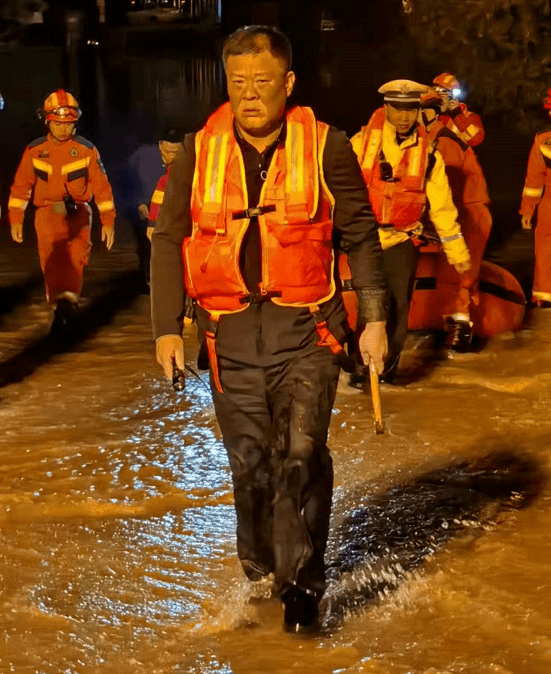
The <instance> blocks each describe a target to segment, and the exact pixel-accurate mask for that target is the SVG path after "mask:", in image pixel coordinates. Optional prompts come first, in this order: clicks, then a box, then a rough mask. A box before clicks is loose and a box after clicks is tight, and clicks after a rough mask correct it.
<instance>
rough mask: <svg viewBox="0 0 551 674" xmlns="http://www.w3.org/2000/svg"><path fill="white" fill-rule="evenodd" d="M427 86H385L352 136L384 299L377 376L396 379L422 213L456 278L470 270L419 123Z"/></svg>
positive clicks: (436, 160) (438, 160) (439, 164)
mask: <svg viewBox="0 0 551 674" xmlns="http://www.w3.org/2000/svg"><path fill="white" fill-rule="evenodd" d="M426 91H427V87H425V86H423V85H421V84H418V83H417V82H412V81H411V80H393V81H392V82H387V83H386V84H384V85H383V86H382V87H381V88H380V89H379V93H382V94H383V96H384V107H383V108H379V109H378V110H376V111H375V112H374V113H373V115H372V117H371V119H370V120H369V123H368V124H367V126H364V127H362V129H361V131H359V132H358V133H357V134H356V135H355V136H354V137H353V138H352V147H353V148H354V150H355V152H356V154H357V156H358V159H359V162H360V166H361V168H362V172H363V176H364V180H365V183H366V185H367V188H368V191H369V199H370V201H371V206H372V208H373V213H374V214H375V217H376V219H377V222H378V225H379V237H380V240H381V245H382V247H383V253H384V262H385V271H386V276H387V282H388V286H389V294H390V307H389V315H388V321H387V334H388V356H387V359H386V361H385V368H384V372H383V379H384V380H385V381H387V382H392V381H393V380H394V378H395V375H396V372H397V368H398V363H399V360H400V354H401V351H402V348H403V346H404V342H405V339H406V336H407V326H408V314H409V305H410V301H411V296H412V294H413V282H414V276H415V269H416V267H417V260H418V255H419V246H418V245H417V244H418V243H419V241H420V238H419V237H421V235H422V233H423V225H422V224H421V222H420V220H421V217H422V215H423V213H424V211H425V207H426V204H427V201H428V205H429V211H428V215H429V218H430V220H431V222H432V223H433V225H434V228H435V229H436V233H437V234H438V236H439V238H440V241H441V243H442V247H443V249H444V253H445V254H446V257H447V259H448V261H449V263H450V264H451V265H453V266H454V267H455V269H456V271H457V272H458V273H459V274H464V273H465V272H466V271H468V270H469V267H470V259H469V251H468V250H467V246H466V245H465V241H464V239H463V235H462V234H461V229H460V227H459V224H458V223H457V210H456V208H455V206H454V204H453V200H452V196H451V191H450V186H449V183H448V179H447V177H446V171H445V166H444V162H443V160H442V157H441V155H440V153H439V152H438V151H437V150H435V149H434V148H432V143H431V141H430V139H429V137H428V134H427V132H426V131H425V129H424V128H423V126H422V125H421V124H420V123H418V121H417V120H418V115H419V109H420V99H421V94H423V93H425V92H426Z"/></svg>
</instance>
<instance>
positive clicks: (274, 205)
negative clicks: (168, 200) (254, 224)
mask: <svg viewBox="0 0 551 674" xmlns="http://www.w3.org/2000/svg"><path fill="white" fill-rule="evenodd" d="M328 130H329V127H328V126H327V125H326V124H323V123H322V122H318V121H317V120H316V119H315V117H314V113H313V112H312V110H311V109H310V108H302V107H294V108H292V109H291V110H289V111H288V112H287V115H286V137H285V143H284V144H280V145H279V146H278V147H277V149H276V150H275V152H274V156H273V158H272V161H271V164H270V167H269V169H268V172H267V175H266V180H265V182H264V185H263V188H262V192H261V194H260V200H259V203H258V204H249V203H248V199H247V187H246V181H245V169H244V164H243V158H242V155H241V150H240V148H239V145H238V143H237V140H236V138H235V135H234V117H233V113H232V110H231V106H230V104H229V103H226V104H224V105H222V106H221V107H220V108H218V110H217V111H216V112H215V113H214V114H213V115H212V116H211V117H210V118H209V119H208V120H207V123H206V125H205V126H204V127H203V129H201V130H200V131H199V132H198V133H197V134H196V137H195V151H196V162H195V174H194V177H193V187H192V195H191V216H192V222H193V227H192V234H191V236H189V237H187V238H186V239H185V240H184V244H183V255H184V268H185V283H186V289H187V292H188V295H189V296H190V297H193V298H196V300H197V302H198V303H199V305H200V306H202V307H203V308H204V309H206V310H207V311H209V312H210V313H211V316H215V315H216V314H222V313H231V312H237V311H242V310H244V309H246V308H247V306H248V300H249V299H250V291H249V290H248V289H247V286H246V285H245V282H244V280H243V277H242V275H241V271H240V267H239V258H240V248H241V243H242V241H243V237H244V235H245V232H246V230H247V228H248V226H249V222H250V218H251V217H257V218H258V224H259V230H260V240H261V248H262V282H261V284H260V288H259V291H260V293H261V294H264V295H267V296H268V297H269V298H271V299H272V301H273V302H274V303H276V304H280V305H287V306H311V305H317V304H318V303H321V302H325V301H326V300H328V299H330V298H331V297H332V296H333V294H334V293H335V283H334V279H333V266H334V253H333V244H332V229H333V219H332V213H333V206H334V199H333V197H332V195H331V193H330V192H329V190H328V188H327V186H326V185H325V182H324V179H323V151H324V147H325V141H326V138H327V132H328Z"/></svg>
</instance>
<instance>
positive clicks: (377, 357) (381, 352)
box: [359, 321, 388, 374]
mask: <svg viewBox="0 0 551 674" xmlns="http://www.w3.org/2000/svg"><path fill="white" fill-rule="evenodd" d="M359 347H360V354H361V356H362V360H363V362H364V365H369V360H370V359H371V360H372V361H373V364H374V365H375V369H376V370H377V373H378V374H382V373H383V369H384V360H385V356H386V354H387V350H388V345H387V339H386V328H385V322H384V321H376V322H375V323H368V324H367V325H366V326H365V328H364V329H363V332H362V334H361V335H360V341H359Z"/></svg>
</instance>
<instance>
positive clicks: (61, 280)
mask: <svg viewBox="0 0 551 674" xmlns="http://www.w3.org/2000/svg"><path fill="white" fill-rule="evenodd" d="M91 217H92V216H91V210H90V207H89V206H88V204H78V209H77V211H76V213H71V214H66V215H62V214H58V213H54V212H53V210H52V208H51V207H50V206H43V207H41V208H38V209H37V211H36V214H35V229H36V236H37V240H38V256H39V258H40V266H41V268H42V271H43V272H44V285H45V287H46V298H47V300H48V302H50V303H52V304H54V303H55V302H56V300H57V298H58V297H59V295H61V293H63V292H66V291H69V292H72V293H75V295H77V296H78V295H80V293H81V291H82V277H83V272H84V267H85V266H86V265H87V264H88V258H89V256H90V248H91V242H90V232H91Z"/></svg>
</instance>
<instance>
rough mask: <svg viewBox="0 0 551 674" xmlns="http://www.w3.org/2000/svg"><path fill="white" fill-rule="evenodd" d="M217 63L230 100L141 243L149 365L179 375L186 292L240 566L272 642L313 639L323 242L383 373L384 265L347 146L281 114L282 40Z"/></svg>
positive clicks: (323, 428)
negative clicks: (277, 637)
mask: <svg viewBox="0 0 551 674" xmlns="http://www.w3.org/2000/svg"><path fill="white" fill-rule="evenodd" d="M223 61H224V67H225V71H226V79H227V87H228V94H229V99H230V100H229V102H228V103H225V104H224V105H222V106H221V107H220V108H218V110H216V111H215V112H214V113H213V114H212V115H211V116H210V117H209V119H208V120H207V122H206V124H205V126H204V127H203V128H202V129H201V130H200V131H199V132H198V133H196V134H194V135H191V136H187V137H186V139H185V141H184V150H183V152H180V153H178V155H177V157H176V159H175V160H174V163H173V165H172V168H171V171H170V176H169V178H168V183H167V186H166V191H165V197H164V201H163V206H162V208H161V210H160V214H159V219H158V221H157V226H156V227H155V231H154V233H153V238H152V242H153V250H152V264H151V271H152V277H151V278H152V283H151V289H152V319H153V329H154V335H155V338H156V349H157V360H158V362H159V363H160V364H161V366H162V368H163V370H164V372H165V374H166V376H167V377H169V378H171V377H172V372H173V368H174V365H177V366H178V367H179V368H180V369H183V367H184V345H183V341H182V337H181V329H182V328H181V318H182V315H183V310H184V302H185V297H186V294H187V295H189V296H191V297H192V298H193V299H194V301H195V303H196V306H197V322H198V332H199V335H200V336H201V340H202V341H203V342H204V343H205V344H206V351H207V353H208V356H209V364H210V375H211V389H212V395H213V401H214V408H215V412H216V417H217V420H218V423H219V425H220V429H221V431H222V436H223V440H224V445H225V447H226V450H227V452H228V458H229V463H230V468H231V472H232V480H233V490H234V498H235V508H236V513H237V553H238V556H239V559H240V562H241V565H242V568H243V570H244V572H245V574H246V576H247V578H248V579H249V580H251V581H260V580H262V579H269V578H271V574H273V591H274V592H275V593H276V595H277V596H279V597H280V598H281V600H282V603H283V606H284V629H285V630H287V631H291V632H297V631H302V630H311V629H313V628H315V627H316V625H317V622H318V604H319V601H320V599H321V597H322V595H323V593H324V591H325V566H324V553H325V547H326V543H327V536H328V530H329V516H330V511H331V500H332V490H333V468H332V459H331V455H330V452H329V449H328V447H327V436H328V428H329V423H330V420H331V410H332V407H333V401H334V398H335V393H336V389H337V383H338V378H339V370H340V367H339V361H338V358H339V354H340V353H341V352H342V344H343V342H344V341H345V339H346V335H347V328H346V322H347V316H346V311H345V310H344V305H343V302H342V297H341V294H340V290H339V287H338V285H337V283H336V281H335V278H334V265H335V261H336V253H335V250H334V244H333V238H334V237H335V236H338V237H339V238H340V246H341V247H342V249H343V250H344V251H345V252H346V253H347V255H348V261H349V265H350V268H351V273H352V286H353V287H354V289H355V290H356V294H357V297H358V303H359V321H358V322H359V325H360V331H359V332H360V335H359V351H360V353H361V355H362V357H363V360H364V362H365V363H367V362H368V361H369V359H372V360H373V363H374V365H375V367H376V368H377V370H378V371H379V372H380V371H382V367H383V359H384V355H385V352H386V336H385V317H386V306H385V302H386V285H385V280H384V270H383V260H382V254H381V246H380V243H379V239H378V237H377V227H376V223H375V221H374V219H373V216H372V215H371V214H370V212H369V207H368V203H367V194H366V190H365V185H364V184H363V181H362V175H361V172H360V170H359V167H358V163H357V161H356V158H355V156H354V153H353V151H352V148H351V146H350V143H349V142H348V140H347V139H346V136H345V134H344V133H342V132H339V131H337V130H336V129H333V128H330V127H329V126H328V125H326V124H324V123H323V122H320V121H319V120H317V119H316V117H315V115H314V113H313V111H312V110H311V109H310V108H305V107H300V106H296V105H291V104H289V102H288V101H289V97H290V96H291V93H292V91H293V87H294V84H295V74H294V73H293V71H292V70H291V46H290V44H289V41H288V40H287V38H286V36H285V35H283V34H282V33H281V32H279V31H277V30H276V29H274V28H270V27H267V26H248V27H246V28H241V29H239V30H237V31H236V32H235V33H233V34H232V35H231V36H230V37H229V38H227V40H226V42H225V44H224V48H223ZM183 279H185V287H184V283H183Z"/></svg>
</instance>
